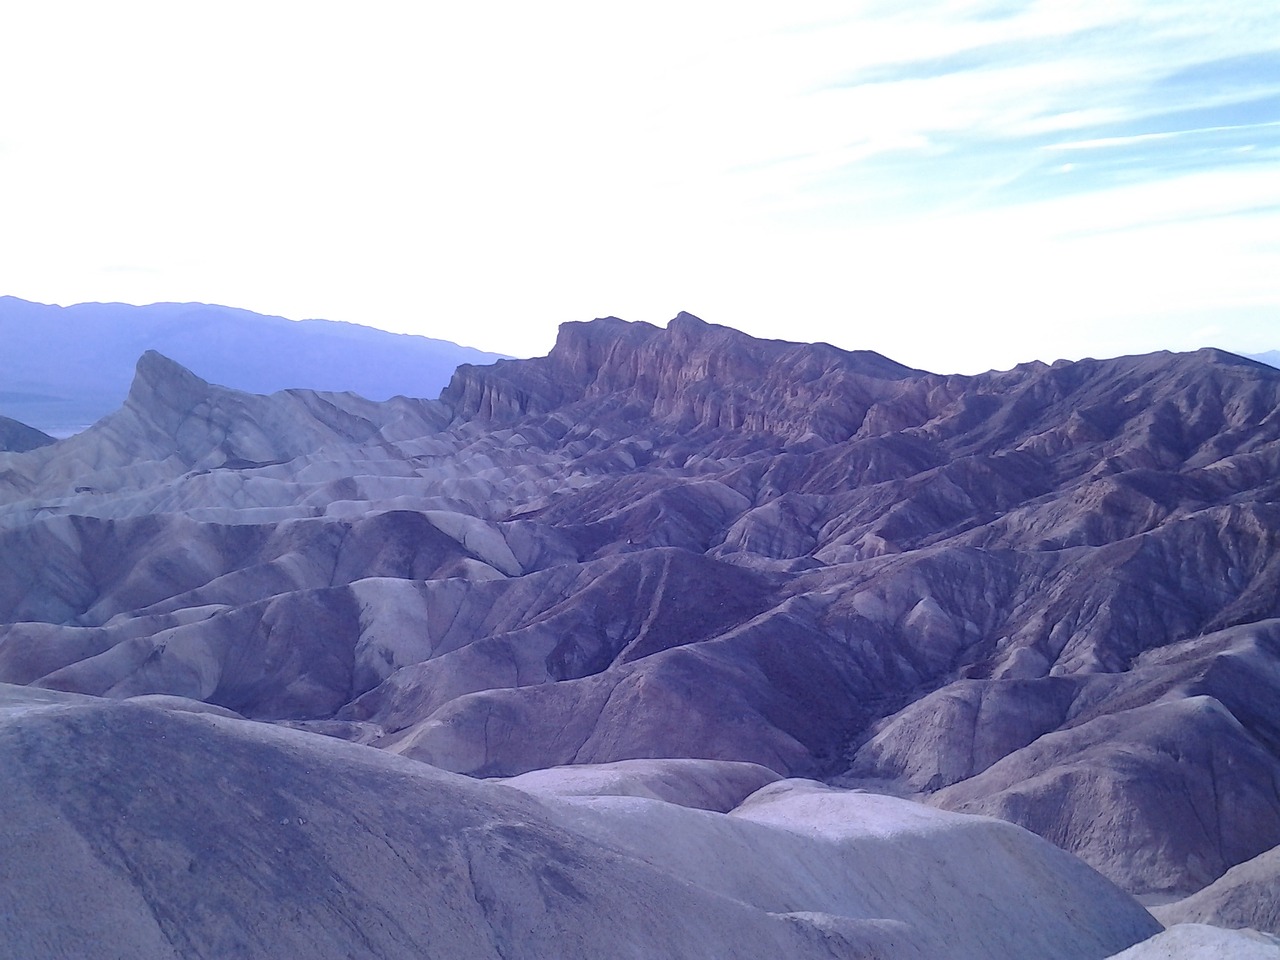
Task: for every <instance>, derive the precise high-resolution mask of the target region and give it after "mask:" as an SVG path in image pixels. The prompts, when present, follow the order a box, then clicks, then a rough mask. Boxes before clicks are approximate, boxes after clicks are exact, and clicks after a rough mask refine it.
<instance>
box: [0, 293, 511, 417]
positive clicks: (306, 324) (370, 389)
mask: <svg viewBox="0 0 1280 960" xmlns="http://www.w3.org/2000/svg"><path fill="white" fill-rule="evenodd" d="M0 343H3V344H4V367H3V371H2V372H0V415H2V416H6V417H10V418H12V419H14V420H18V421H21V422H22V423H25V424H27V425H28V426H31V427H36V428H38V429H40V430H43V431H45V432H46V433H50V434H53V435H55V436H67V435H69V434H71V433H74V432H76V431H78V430H81V429H83V428H84V427H86V426H88V425H89V424H91V423H93V422H95V421H96V420H98V419H100V418H101V417H103V416H105V415H106V414H108V413H110V412H111V411H112V410H115V409H116V408H117V407H119V406H120V404H121V403H123V402H124V398H125V395H126V394H127V393H128V391H129V383H130V381H131V380H132V378H133V372H134V364H135V363H136V362H137V360H138V357H139V356H141V355H142V354H143V353H144V352H145V351H147V350H158V351H159V352H161V353H163V354H164V355H165V356H168V357H172V358H173V359H175V360H177V361H178V362H180V363H182V364H183V365H184V366H187V367H189V368H190V369H191V370H193V371H195V372H196V373H198V374H200V375H201V376H202V377H206V378H208V379H210V380H212V381H215V382H217V383H221V384H226V385H228V386H232V387H234V388H236V389H238V390H244V391H247V392H249V393H274V392H275V391H277V390H286V389H291V388H296V387H303V388H308V389H312V390H326V391H347V390H350V391H352V392H354V393H358V394H360V395H361V396H363V397H366V398H368V399H371V400H386V399H389V398H390V397H393V396H396V395H403V396H412V397H435V396H437V395H438V394H439V393H440V390H441V389H442V388H443V387H444V386H445V384H447V383H448V382H449V378H450V377H451V376H452V375H453V371H454V370H455V369H456V368H457V366H458V365H459V364H462V363H479V364H485V363H492V362H493V361H494V360H497V359H499V358H500V357H501V354H495V353H485V352H484V351H481V350H473V349H471V348H470V347H463V346H459V345H458V344H456V343H451V342H449V341H447V340H434V339H431V338H429V337H418V336H410V335H406V334H396V333H387V332H386V331H383V330H376V329H373V328H372V327H364V326H359V325H358V324H354V323H337V322H334V321H330V320H301V321H293V320H286V319H285V318H283V317H272V316H264V315H262V314H258V313H253V312H251V311H249V310H239V309H236V308H233V307H221V306H214V305H210V304H203V303H153V304H150V305H149V306H132V305H130V304H125V303H80V304H76V305H75V306H70V307H60V306H55V305H50V304H43V303H31V302H29V301H26V300H20V299H18V298H17V297H0Z"/></svg>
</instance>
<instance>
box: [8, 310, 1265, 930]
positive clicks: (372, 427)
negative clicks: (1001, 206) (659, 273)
mask: <svg viewBox="0 0 1280 960" xmlns="http://www.w3.org/2000/svg"><path fill="white" fill-rule="evenodd" d="M1278 504H1280V371H1278V370H1275V369H1272V368H1269V367H1266V366H1264V365H1262V364H1258V363H1254V362H1251V361H1248V360H1245V359H1242V358H1239V357H1235V356H1232V355H1230V354H1225V353H1222V352H1219V351H1214V350H1204V351H1199V352H1197V353H1193V354H1153V355H1149V356H1141V357H1126V358H1119V359H1116V360H1106V361H1094V360H1086V361H1080V362H1078V363H1065V362H1060V363H1058V364H1054V365H1053V366H1047V365H1044V364H1039V363H1036V364H1027V365H1024V366H1021V367H1017V368H1015V369H1013V370H1009V371H1003V372H992V373H988V374H983V375H979V376H938V375H933V374H929V373H925V372H922V371H916V370H911V369H909V368H906V367H902V366H900V365H898V364H895V363H893V362H892V361H890V360H888V359H886V358H884V357H880V356H878V355H876V354H873V353H868V352H846V351H841V350H838V349H836V348H834V347H830V346H827V345H821V344H819V345H805V344H790V343H782V342H776V341H759V340H754V339H752V338H750V337H747V336H745V335H743V334H740V333H738V332H736V331H733V330H729V329H727V328H723V327H717V326H713V325H710V324H706V323H703V322H702V321H700V320H698V319H697V318H695V317H692V316H689V315H687V314H682V315H681V316H679V317H677V318H676V319H675V320H674V321H673V322H672V323H671V325H670V326H669V327H668V328H666V329H659V328H656V327H652V326H649V325H646V324H628V323H625V322H623V321H620V320H616V319H607V320H599V321H594V322H592V323H583V324H566V325H565V326H564V328H562V331H561V335H560V338H559V340H558V341H557V344H556V347H555V349H553V350H552V352H551V353H550V355H549V356H547V357H545V358H539V359H536V360H527V361H501V362H499V363H496V364H494V365H492V366H487V367H479V366H463V367H461V368H460V369H459V370H458V372H457V374H456V375H455V377H454V379H453V381H452V382H451V383H450V385H449V386H448V388H447V389H445V391H444V392H443V394H442V395H441V396H440V398H439V399H405V398H398V399H395V400H392V401H386V402H381V403H375V402H372V401H369V400H365V399H363V398H361V397H359V396H356V395H354V394H350V393H330V394H322V393H316V392H312V391H303V390H294V391H287V392H283V393H276V394H271V395H269V396H258V395H253V394H246V393H242V392H238V391H234V390H229V389H226V388H223V387H219V386H215V385H211V384H209V383H207V382H205V381H204V380H202V379H200V378H199V377H196V376H195V375H194V374H192V373H190V372H189V371H187V370H186V369H184V368H182V367H181V366H179V365H178V364H176V363H174V362H172V361H171V360H168V359H166V358H165V357H163V356H161V355H159V354H155V353H149V354H147V355H145V356H143V357H142V359H141V360H140V361H139V363H138V369H137V375H136V377H135V380H134V384H133V387H132V389H131V390H130V392H129V395H128V398H127V400H126V401H125V403H124V405H123V406H122V407H121V409H119V410H118V411H117V412H115V413H113V414H111V415H110V416H108V417H107V418H105V419H104V420H102V421H101V422H99V423H98V424H96V425H95V426H94V427H92V428H91V429H89V430H87V431H85V432H83V433H81V434H79V435H77V436H75V437H72V438H70V439H68V440H64V441H60V442H58V443H56V444H53V445H48V446H43V447H40V448H39V449H34V450H31V451H28V452H22V453H17V452H9V453H3V454H0V620H2V621H3V622H2V623H0V680H3V681H6V682H10V683H15V684H25V685H29V686H31V687H35V688H43V689H46V690H57V691H67V692H71V693H79V694H88V695H93V696H95V697H106V698H113V699H123V698H130V697H145V696H157V695H158V696H163V697H171V698H172V697H178V698H184V702H193V701H194V702H200V703H205V704H209V705H212V706H214V707H217V708H219V709H222V710H225V711H230V712H231V713H232V714H234V715H235V716H238V717H244V718H248V719H250V720H257V721H270V722H272V723H275V724H278V725H283V726H288V727H290V728H292V729H294V730H295V731H298V732H310V733H323V734H328V735H330V736H331V737H338V738H343V739H346V740H349V741H354V742H355V743H356V744H358V745H361V746H370V747H373V748H378V749H381V750H383V751H384V752H386V753H391V754H398V755H400V757H401V758H402V759H404V760H406V761H407V760H418V761H425V762H426V763H429V764H431V765H434V766H435V767H438V768H443V769H445V770H449V771H453V772H456V773H465V774H469V775H472V776H474V777H492V778H512V777H519V776H521V775H526V776H528V775H531V774H532V773H534V772H536V771H541V770H545V769H547V768H552V767H562V766H572V767H574V768H581V766H582V765H584V764H616V763H619V762H622V761H633V760H666V759H685V760H698V761H709V762H732V763H737V764H744V765H754V766H753V767H746V768H743V769H763V770H767V771H771V772H772V775H776V776H779V777H813V778H819V779H824V780H827V781H828V782H832V783H836V784H843V785H859V784H861V785H865V784H874V785H876V786H877V788H878V789H882V790H888V791H891V792H896V793H901V794H906V795H911V796H914V797H917V798H918V799H923V800H925V801H926V802H928V803H929V804H932V805H933V806H934V807H943V808H947V809H950V810H956V811H965V812H973V813H981V814H989V815H994V816H997V817H1000V818H1003V819H1005V820H1009V821H1012V822H1013V823H1016V824H1020V825H1022V826H1024V827H1026V828H1028V829H1030V830H1032V831H1034V832H1036V833H1039V834H1040V835H1041V836H1043V837H1046V838H1047V839H1049V840H1050V841H1052V842H1053V843H1054V844H1056V845H1058V846H1060V847H1062V848H1064V849H1066V850H1068V851H1071V852H1073V853H1075V854H1077V855H1078V856H1079V857H1081V858H1083V859H1084V860H1085V861H1086V862H1087V863H1089V864H1090V865H1091V866H1093V867H1094V868H1096V869H1097V870H1099V871H1101V872H1102V873H1103V874H1104V875H1106V876H1108V877H1110V878H1112V879H1113V880H1115V881H1116V882H1118V883H1120V884H1121V885H1122V886H1124V887H1126V888H1127V889H1129V890H1131V891H1134V892H1140V893H1159V894H1162V895H1164V896H1184V895H1187V894H1190V893H1192V892H1194V891H1195V890H1198V889H1200V888H1201V887H1204V886H1205V885H1206V884H1209V883H1211V882H1212V881H1214V880H1216V879H1217V878H1219V877H1221V876H1222V875H1223V874H1224V873H1225V872H1226V871H1227V870H1228V869H1229V868H1231V867H1233V866H1235V865H1236V864H1240V863H1243V862H1245V861H1250V860H1252V859H1253V858H1256V857H1258V856H1259V855H1261V854H1263V853H1264V852H1265V851H1267V850H1269V849H1271V848H1273V847H1275V846H1276V845H1277V844H1278V843H1280V696H1278V694H1280V589H1278V588H1280V549H1277V547H1278V546H1280V544H1278V539H1280V505H1278ZM668 775H671V776H674V774H670V772H669V771H668V772H667V773H663V774H661V776H660V775H659V774H657V773H652V772H651V773H650V774H648V775H646V776H649V777H650V779H647V780H646V779H645V778H644V777H641V778H640V779H638V780H636V779H634V778H633V779H631V780H627V779H626V778H623V780H620V781H619V780H616V778H615V779H611V780H610V782H619V783H620V782H624V781H625V782H626V783H628V784H631V785H630V786H627V787H626V788H625V789H627V790H632V791H633V793H631V794H627V795H634V796H640V797H648V798H650V799H652V798H653V796H656V797H657V799H666V797H665V796H664V795H663V794H662V793H661V792H660V790H662V789H666V788H665V787H662V786H661V782H662V777H665V776H668ZM707 776H710V774H708V775H707ZM719 776H720V775H719V774H717V775H716V777H719ZM716 777H712V778H711V779H710V780H705V779H704V781H702V782H703V786H702V788H701V789H703V790H704V794H703V796H704V797H706V798H708V799H706V803H704V804H702V805H704V806H709V807H713V808H719V807H723V806H724V804H725V803H727V802H728V801H727V800H724V799H723V798H724V797H728V796H731V795H732V794H733V792H734V789H736V788H734V789H731V787H730V786H726V784H725V783H724V782H722V781H721V780H719V779H716ZM655 778H656V779H655ZM606 779H608V778H606ZM677 779H679V778H677ZM736 782H737V781H731V783H736ZM637 784H638V785H637ZM617 789H618V790H622V789H624V788H623V787H617ZM604 792H608V791H607V790H606V791H604ZM651 795H652V796H651ZM713 797H719V798H721V799H718V800H714V802H713V801H712V799H710V798H713ZM698 805H699V804H694V806H698ZM796 909H800V908H796Z"/></svg>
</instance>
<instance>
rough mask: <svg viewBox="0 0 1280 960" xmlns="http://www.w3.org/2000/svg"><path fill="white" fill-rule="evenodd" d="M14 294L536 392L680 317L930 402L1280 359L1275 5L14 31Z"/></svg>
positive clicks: (99, 24)
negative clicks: (169, 307)
mask: <svg viewBox="0 0 1280 960" xmlns="http://www.w3.org/2000/svg"><path fill="white" fill-rule="evenodd" d="M0 294H9V295H13V296H17V297H22V298H25V299H29V300H37V301H40V302H45V303H60V304H64V305H65V304H71V303H78V302H85V301H120V302H126V303H139V304H141V303H151V302H158V301H181V302H186V301H197V302H206V303H220V304H225V305H230V306H236V307H244V308H247V309H250V310H255V311H258V312H261V313H269V314H276V315H280V316H285V317H289V318H291V319H304V318H325V319H330V320H345V321H350V322H355V323H362V324H366V325H369V326H375V327H381V328H384V329H388V330H394V331H397V332H404V333H420V334H424V335H426V336H432V337H439V338H442V339H448V340H453V341H455V342H459V343H463V344H466V345H469V346H474V347H479V348H481V349H486V350H492V351H496V352H501V353H507V354H511V355H515V356H535V355H540V354H544V353H546V352H547V350H549V349H550V347H551V345H552V343H553V342H554V339H555V333H556V328H557V326H558V324H559V323H561V322H563V321H567V320H587V319H590V318H592V317H597V316H608V315H614V316H619V317H622V318H624V319H627V320H644V321H648V322H651V323H656V324H659V325H661V324H664V323H665V322H666V321H667V320H668V319H670V318H671V317H673V316H674V315H675V314H676V313H678V312H680V311H682V310H687V311H689V312H691V313H694V314H697V315H698V316H700V317H702V318H703V319H704V320H707V321H709V322H713V323H720V324H725V325H728V326H732V327H736V328H738V329H741V330H744V331H746V332H747V333H750V334H752V335H754V336H760V337H772V338H779V339H786V340H802V341H814V340H824V341H826V342H829V343H833V344H835V345H837V346H840V347H843V348H846V349H871V350H878V351H880V352H881V353H884V354H886V355H888V356H890V357H892V358H894V359H896V360H899V361H901V362H903V363H908V364H910V365H912V366H917V367H921V368H924V369H929V370H934V371H938V372H964V373H973V372H978V371H981V370H986V369H992V368H995V369H1004V368H1007V367H1010V366H1012V365H1014V364H1016V363H1019V362H1023V361H1028V360H1036V359H1039V360H1044V361H1053V360H1055V359H1058V358H1067V359H1078V358H1080V357H1085V356H1093V357H1108V356H1116V355H1120V354H1126V353H1141V352H1147V351H1151V350H1158V349H1169V350H1190V349H1196V348H1199V347H1202V346H1219V347H1223V348H1225V349H1229V350H1234V351H1236V352H1243V353H1256V352H1261V351H1264V350H1270V349H1275V348H1277V347H1280V5H1277V4H1276V3H1275V2H1274V0H1268V2H1252V0H1229V2H1225V3H1223V2H1209V0H1202V2H1182V0H1159V2H1152V0H1097V2H1094V0H1078V2H1068V0H1058V2H1018V0H973V2H910V0H900V2H891V0H866V2H858V0H846V2H839V3H836V2H830V0H789V2H788V3H785V4H783V3H778V2H754V0H740V2H737V3H732V4H730V3H727V2H722V0H719V2H699V0H682V2H679V3H675V2H665V0H651V2H648V3H645V4H612V3H600V2H591V3H580V2H561V0H543V2H539V3H536V4H534V3H527V2H522V3H512V2H504V0H492V2H488V3H478V4H464V3H449V4H445V3H441V2H435V0H415V2H400V0H375V2H370V3H366V4H355V3H349V2H347V3H336V2H329V0H309V2H305V3H301V2H298V3H295V2H284V0H254V2H240V0H223V2H219V3H216V4H215V3H206V2H200V0H191V2H182V3H175V2H172V0H165V2H159V3H155V2H140V0H113V2H111V3H102V2H93V3H86V2H61V0H42V2H40V3H24V4H18V3H12V4H5V5H3V9H2V10H0Z"/></svg>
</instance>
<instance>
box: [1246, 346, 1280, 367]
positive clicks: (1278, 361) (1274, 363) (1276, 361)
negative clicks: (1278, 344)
mask: <svg viewBox="0 0 1280 960" xmlns="http://www.w3.org/2000/svg"><path fill="white" fill-rule="evenodd" d="M1246 356H1248V357H1249V359H1250V360H1257V361H1258V362H1259V363H1265V364H1266V365H1267V366H1269V367H1280V350H1268V351H1267V352H1266V353H1250V354H1246Z"/></svg>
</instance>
